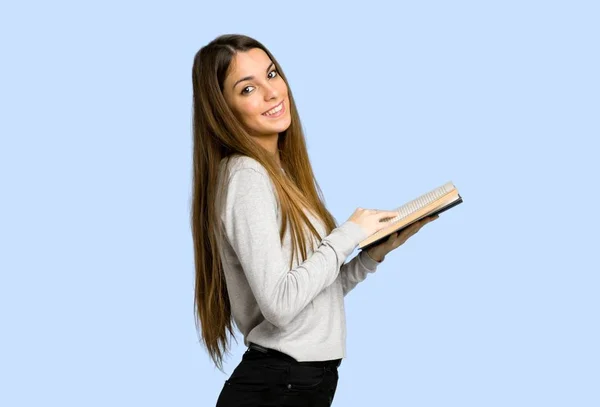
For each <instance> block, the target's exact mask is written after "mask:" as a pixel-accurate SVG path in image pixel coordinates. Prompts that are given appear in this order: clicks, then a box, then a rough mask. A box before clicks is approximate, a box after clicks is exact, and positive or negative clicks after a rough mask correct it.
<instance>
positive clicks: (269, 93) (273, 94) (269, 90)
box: [264, 84, 279, 100]
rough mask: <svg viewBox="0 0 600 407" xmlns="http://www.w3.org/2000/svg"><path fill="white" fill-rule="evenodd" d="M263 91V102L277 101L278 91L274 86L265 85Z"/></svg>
mask: <svg viewBox="0 0 600 407" xmlns="http://www.w3.org/2000/svg"><path fill="white" fill-rule="evenodd" d="M264 89H265V100H271V99H277V97H279V90H278V89H277V87H275V85H271V84H266V85H265V86H264Z"/></svg>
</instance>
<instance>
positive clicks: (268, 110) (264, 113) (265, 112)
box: [262, 100, 283, 115]
mask: <svg viewBox="0 0 600 407" xmlns="http://www.w3.org/2000/svg"><path fill="white" fill-rule="evenodd" d="M282 103H283V100H282V101H281V102H279V103H278V104H276V105H275V106H273V107H271V108H269V109H267V110H266V111H264V112H263V113H262V114H263V115H266V114H267V112H270V111H271V110H273V109H275V108H276V107H277V106H279V105H280V104H282Z"/></svg>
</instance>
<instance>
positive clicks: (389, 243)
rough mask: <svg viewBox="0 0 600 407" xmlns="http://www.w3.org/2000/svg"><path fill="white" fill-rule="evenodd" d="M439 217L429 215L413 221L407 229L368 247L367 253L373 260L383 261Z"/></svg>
mask: <svg viewBox="0 0 600 407" xmlns="http://www.w3.org/2000/svg"><path fill="white" fill-rule="evenodd" d="M437 218H439V215H433V216H428V217H426V218H423V219H421V220H419V221H417V222H415V223H413V224H412V225H410V226H409V227H407V228H406V229H404V230H402V231H401V232H400V233H398V232H396V233H392V234H391V235H390V237H389V238H388V239H387V240H384V241H383V242H381V243H379V244H377V245H376V246H372V247H369V248H368V249H367V254H368V255H369V256H370V257H371V258H372V259H373V260H375V261H377V262H382V261H383V259H384V258H385V255H386V254H388V253H389V252H391V251H392V250H394V249H397V248H398V247H400V246H401V245H403V244H404V242H406V241H407V240H408V238H409V237H411V236H412V235H414V234H415V233H417V232H418V231H419V230H420V229H421V228H422V227H423V226H425V225H426V224H428V223H429V222H431V221H434V220H436V219H437Z"/></svg>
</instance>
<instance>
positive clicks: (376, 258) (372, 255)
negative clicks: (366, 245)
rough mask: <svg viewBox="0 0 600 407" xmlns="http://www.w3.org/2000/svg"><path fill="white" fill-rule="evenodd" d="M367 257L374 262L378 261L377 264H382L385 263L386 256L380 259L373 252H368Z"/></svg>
mask: <svg viewBox="0 0 600 407" xmlns="http://www.w3.org/2000/svg"><path fill="white" fill-rule="evenodd" d="M367 255H368V256H369V257H370V258H371V259H372V260H373V261H376V262H377V263H381V262H382V261H383V259H385V256H383V257H381V258H380V257H379V256H377V255H376V254H373V253H372V252H371V251H369V250H367Z"/></svg>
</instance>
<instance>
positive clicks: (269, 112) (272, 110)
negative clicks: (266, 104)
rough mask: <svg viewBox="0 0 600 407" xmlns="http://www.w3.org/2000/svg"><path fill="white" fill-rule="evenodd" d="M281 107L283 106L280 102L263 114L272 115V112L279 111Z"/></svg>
mask: <svg viewBox="0 0 600 407" xmlns="http://www.w3.org/2000/svg"><path fill="white" fill-rule="evenodd" d="M282 108H283V103H281V104H280V105H279V106H277V107H275V108H273V109H271V110H269V111H268V112H266V113H265V114H266V115H267V116H270V115H272V114H275V113H277V112H279V111H280V110H281V109H282Z"/></svg>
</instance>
